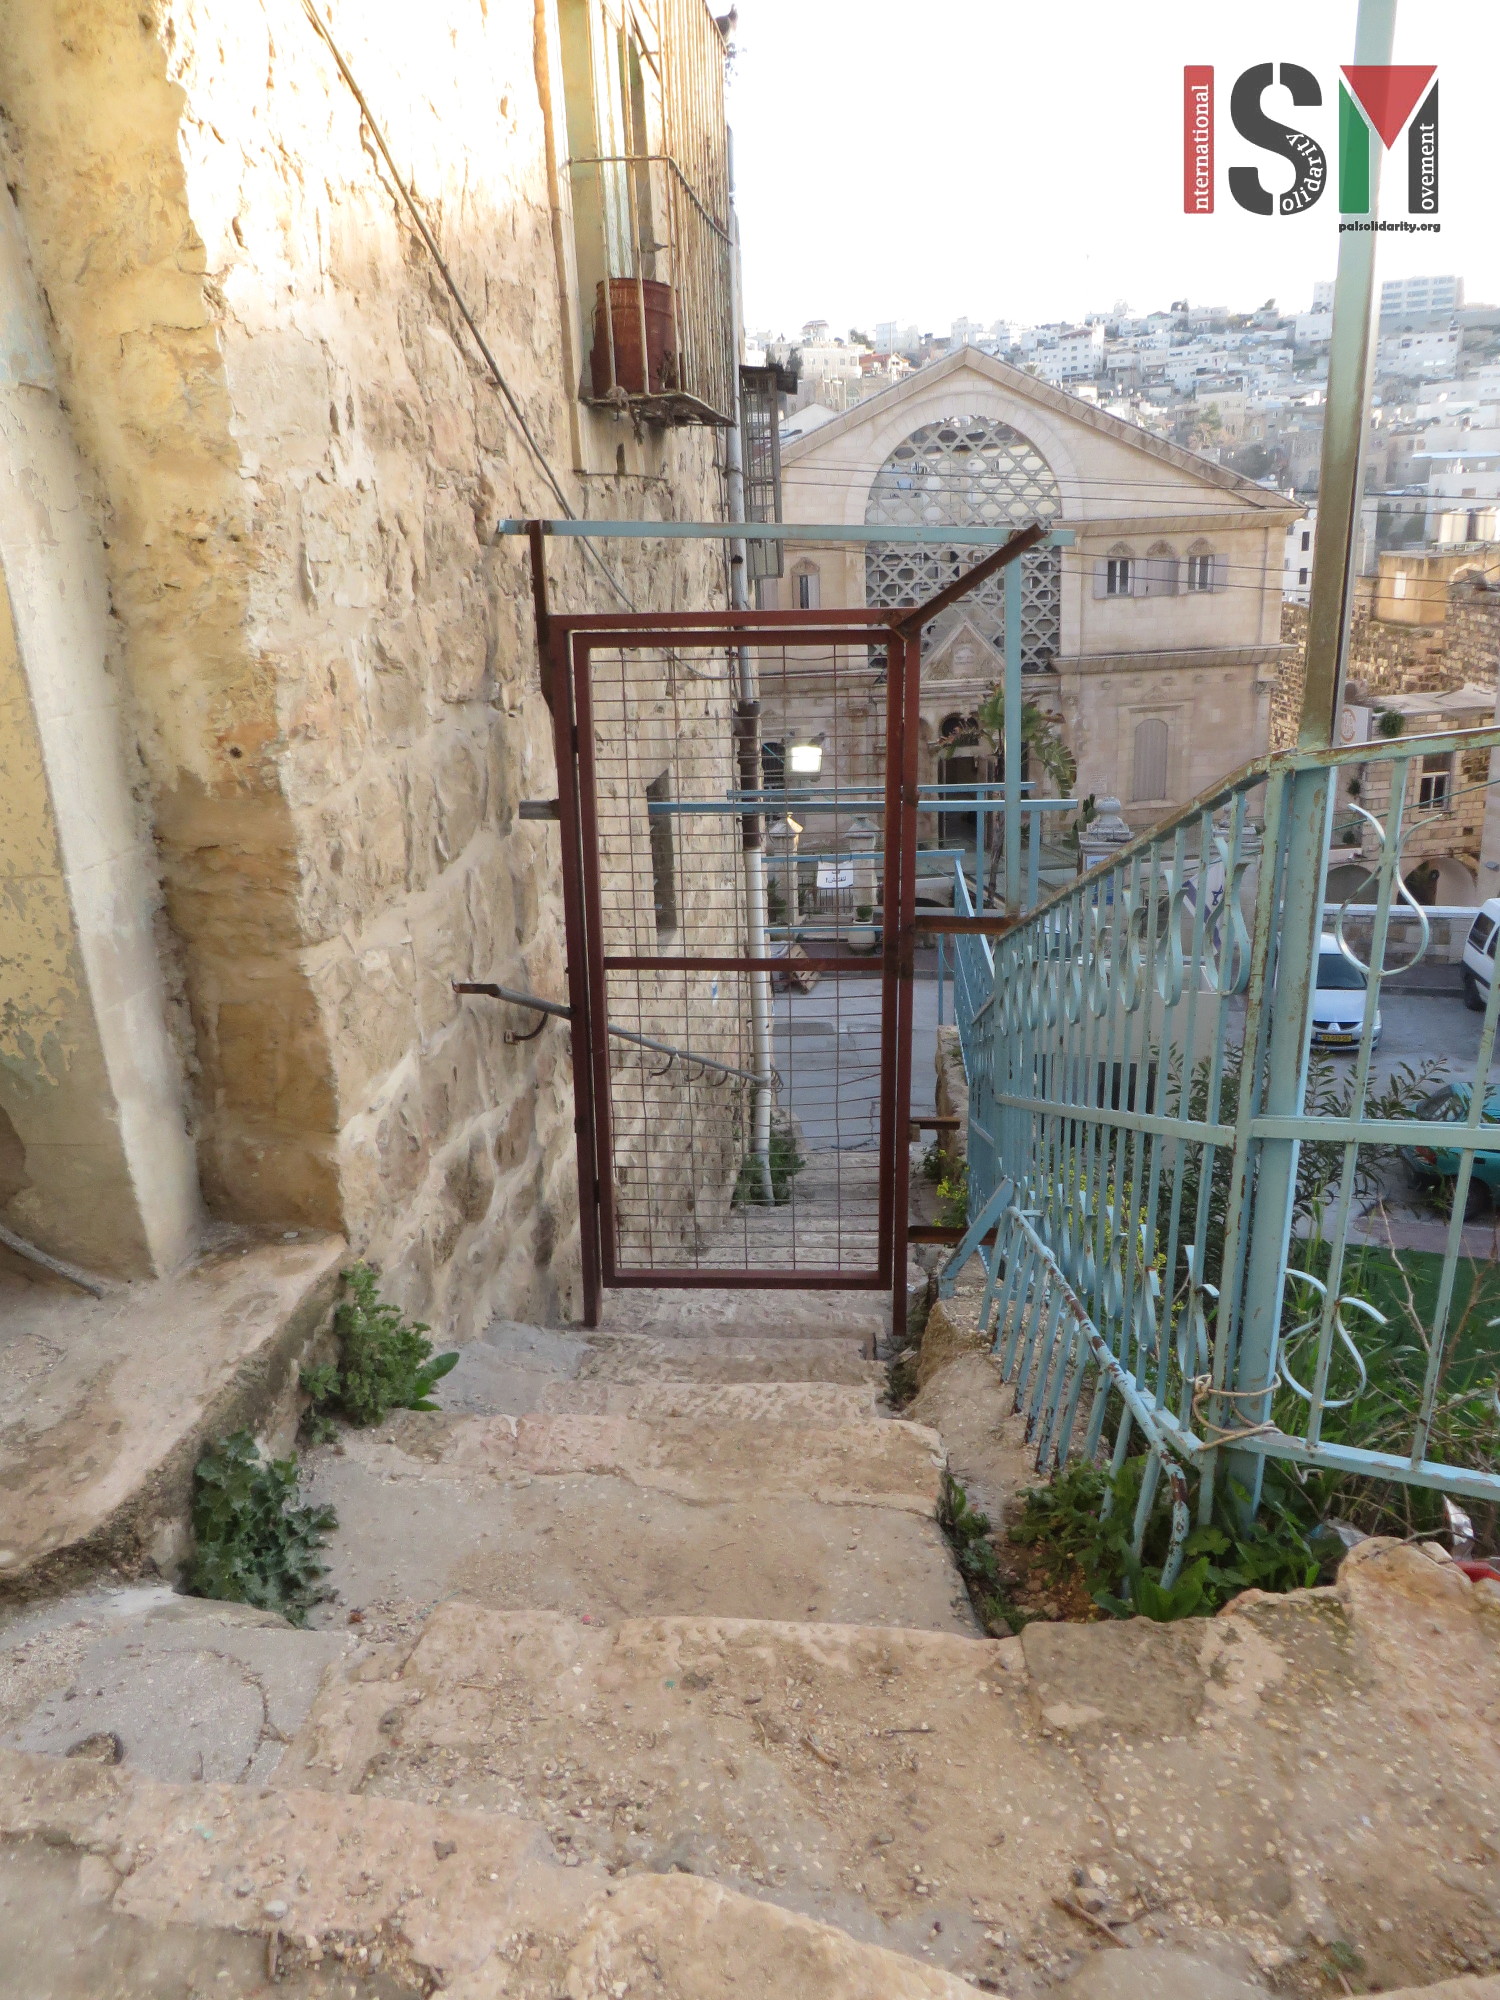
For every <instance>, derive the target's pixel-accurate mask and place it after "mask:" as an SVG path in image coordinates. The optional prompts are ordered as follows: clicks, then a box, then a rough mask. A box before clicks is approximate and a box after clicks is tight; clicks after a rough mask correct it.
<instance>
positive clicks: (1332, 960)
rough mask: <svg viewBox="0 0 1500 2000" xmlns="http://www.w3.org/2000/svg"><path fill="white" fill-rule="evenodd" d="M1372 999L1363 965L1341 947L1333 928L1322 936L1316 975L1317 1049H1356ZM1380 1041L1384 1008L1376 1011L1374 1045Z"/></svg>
mask: <svg viewBox="0 0 1500 2000" xmlns="http://www.w3.org/2000/svg"><path fill="white" fill-rule="evenodd" d="M1368 1000H1369V979H1368V976H1367V974H1366V972H1365V969H1364V967H1363V966H1362V965H1356V964H1355V962H1354V960H1353V959H1352V958H1350V957H1349V956H1348V954H1347V953H1346V952H1344V951H1342V950H1341V949H1340V948H1339V941H1338V939H1337V938H1336V937H1334V936H1333V934H1332V933H1331V932H1330V931H1325V932H1324V933H1323V935H1322V936H1321V937H1320V938H1319V939H1318V964H1317V969H1316V972H1315V974H1314V979H1313V996H1312V1037H1311V1039H1312V1045H1313V1047H1314V1048H1315V1049H1356V1048H1358V1047H1359V1038H1360V1036H1361V1035H1362V1034H1363V1033H1364V1026H1365V1007H1366V1004H1367V1002H1368ZM1379 1041H1380V1010H1379V1008H1377V1009H1376V1011H1375V1033H1374V1035H1373V1036H1372V1038H1371V1041H1370V1046H1371V1048H1374V1047H1376V1046H1377V1044H1378V1043H1379Z"/></svg>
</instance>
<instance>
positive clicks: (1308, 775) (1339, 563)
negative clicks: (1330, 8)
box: [1218, 0, 1396, 1513]
mask: <svg viewBox="0 0 1500 2000" xmlns="http://www.w3.org/2000/svg"><path fill="white" fill-rule="evenodd" d="M1395 29H1396V0H1360V7H1359V18H1358V21H1357V24H1356V26H1355V31H1354V60H1355V62H1356V63H1372V64H1380V65H1385V64H1388V63H1389V62H1390V60H1391V46H1392V43H1393V41H1394V39H1395ZM1371 153H1372V156H1373V158H1372V163H1371V171H1370V186H1369V203H1370V208H1369V215H1368V217H1363V216H1361V217H1341V218H1340V221H1341V223H1342V222H1344V221H1349V220H1355V221H1365V220H1368V221H1370V222H1373V221H1374V220H1375V217H1376V213H1377V211H1378V207H1379V193H1380V149H1379V148H1378V147H1373V146H1372V147H1371ZM1376 233H1377V232H1376V231H1375V230H1374V229H1353V230H1351V229H1342V228H1341V230H1340V233H1339V259H1338V275H1337V278H1336V281H1335V284H1334V293H1333V335H1332V339H1331V341H1330V343H1329V350H1328V402H1327V406H1326V411H1325V416H1324V423H1323V454H1322V465H1321V470H1320V474H1319V483H1318V525H1317V533H1316V539H1315V543H1314V553H1313V576H1312V595H1311V601H1310V605H1309V610H1308V630H1307V677H1306V681H1305V683H1304V686H1303V691H1302V721H1301V726H1300V728H1299V730H1298V739H1297V740H1298V748H1299V749H1302V750H1326V749H1328V748H1329V747H1330V746H1331V745H1332V744H1333V742H1334V741H1335V725H1336V723H1337V719H1338V711H1339V703H1340V701H1341V699H1342V689H1343V677H1344V665H1345V657H1346V654H1347V651H1348V644H1349V622H1350V616H1351V613H1352V610H1353V604H1354V556H1355V543H1356V538H1357V535H1358V530H1359V513H1360V497H1361V490H1362V484H1363V481H1362V469H1363V462H1364V446H1365V429H1366V423H1367V416H1368V409H1369V397H1370V373H1371V360H1372V355H1373V346H1374V341H1373V324H1372V322H1373V318H1374V305H1375V237H1376ZM1332 807H1333V784H1332V782H1331V774H1330V773H1329V771H1328V770H1327V769H1326V768H1319V769H1315V770H1311V771H1300V772H1298V773H1297V775H1296V777H1295V778H1294V779H1293V780H1292V783H1291V787H1290V796H1289V800H1288V810H1287V813H1286V816H1285V818H1284V820H1283V822H1282V825H1281V827H1280V828H1278V829H1275V830H1274V834H1275V837H1276V838H1279V839H1284V840H1285V841H1286V843H1287V848H1286V871H1285V876H1284V883H1285V887H1284V891H1283V899H1282V905H1281V909H1280V911H1279V912H1278V913H1276V915H1275V921H1276V925H1277V931H1276V954H1275V973H1274V985H1270V984H1268V987H1267V991H1266V995H1265V1000H1264V1004H1265V1005H1266V1006H1268V1007H1269V1008H1270V1009H1271V1025H1270V1035H1269V1038H1268V1043H1267V1049H1266V1067H1265V1075H1264V1078H1263V1080H1262V1079H1258V1080H1257V1082H1258V1084H1259V1083H1261V1082H1262V1081H1263V1089H1261V1088H1259V1087H1258V1088H1257V1089H1256V1090H1255V1092H1254V1096H1255V1098H1256V1099H1258V1100H1259V1108H1260V1109H1262V1110H1263V1111H1265V1112H1266V1113H1268V1114H1269V1115H1271V1116H1293V1117H1295V1116H1296V1115H1297V1114H1298V1113H1299V1112H1300V1111H1301V1109H1302V1105H1303V1100H1304V1097H1305V1096H1306V1091H1307V1056H1308V1003H1309V1001H1310V999H1311V996H1312V982H1313V968H1314V966H1315V964H1316V962H1317V951H1318V937H1319V933H1320V931H1321V929H1322V913H1323V884H1324V878H1325V876H1326V874H1327V869H1328V829H1329V820H1330V815H1331V812H1332ZM1272 833H1273V830H1272V829H1270V828H1267V834H1268V836H1270V835H1272ZM1271 845H1272V843H1271V839H1270V838H1268V839H1267V843H1266V853H1265V856H1264V858H1263V860H1262V863H1261V865H1262V867H1270V866H1272V865H1273V856H1272V852H1271ZM1245 1053H1246V1060H1250V1059H1251V1055H1252V1050H1251V1046H1250V1028H1249V1024H1248V1022H1247V1026H1246V1050H1245ZM1250 1146H1251V1141H1250V1140H1249V1137H1248V1135H1247V1134H1246V1133H1245V1132H1243V1131H1241V1133H1240V1134H1239V1136H1238V1139H1237V1142H1236V1151H1237V1153H1238V1154H1239V1156H1240V1157H1239V1167H1238V1171H1240V1172H1241V1173H1247V1174H1248V1173H1251V1172H1253V1173H1254V1177H1255V1179H1254V1192H1253V1206H1252V1209H1251V1213H1252V1215H1253V1221H1252V1224H1251V1231H1250V1241H1249V1245H1248V1249H1247V1255H1246V1261H1245V1280H1244V1290H1243V1294H1242V1298H1241V1302H1240V1309H1239V1312H1238V1314H1237V1315H1236V1314H1235V1312H1234V1311H1233V1307H1232V1303H1231V1305H1230V1310H1229V1311H1228V1312H1227V1313H1226V1312H1225V1311H1224V1310H1223V1309H1222V1307H1221V1311H1220V1315H1219V1322H1218V1337H1219V1338H1220V1339H1221V1340H1222V1339H1225V1338H1227V1337H1230V1336H1231V1333H1233V1336H1234V1337H1235V1338H1236V1341H1237V1351H1236V1355H1235V1366H1234V1369H1233V1371H1232V1374H1233V1381H1234V1386H1235V1389H1236V1391H1237V1392H1238V1393H1237V1395H1236V1397H1235V1399H1234V1401H1233V1402H1232V1403H1231V1404H1230V1406H1229V1407H1230V1411H1231V1412H1232V1414H1230V1415H1228V1416H1226V1417H1224V1418H1222V1419H1221V1421H1223V1422H1225V1423H1226V1424H1227V1425H1229V1426H1231V1427H1235V1426H1238V1425H1240V1424H1256V1423H1264V1422H1265V1421H1266V1420H1267V1419H1268V1418H1269V1416H1270V1405H1271V1384H1272V1382H1273V1381H1274V1379H1275V1375H1276V1363H1277V1356H1278V1353H1279V1350H1280V1345H1281V1320H1282V1302H1283V1294H1284V1291H1285V1284H1286V1265H1287V1256H1288V1252H1289V1250H1290V1246H1291V1228H1292V1202H1293V1196H1294V1194H1295V1191H1296V1180H1297V1158H1298V1150H1299V1149H1298V1144H1297V1141H1295V1140H1292V1139H1265V1140H1262V1141H1260V1143H1259V1146H1258V1148H1257V1149H1256V1152H1255V1154H1253V1155H1249V1154H1248V1149H1249V1148H1250ZM1247 1155H1248V1156H1247ZM1248 1192H1249V1190H1248V1189H1247V1193H1248ZM1224 1275H1225V1278H1226V1281H1228V1280H1230V1279H1231V1274H1230V1273H1227V1272H1226V1273H1225V1274H1224ZM1227 1289H1228V1287H1227V1284H1226V1290H1227ZM1225 1469H1226V1471H1227V1473H1228V1475H1229V1477H1230V1478H1231V1479H1234V1480H1236V1481H1238V1483H1239V1484H1240V1486H1242V1487H1243V1488H1244V1490H1245V1492H1246V1494H1247V1495H1248V1496H1249V1504H1250V1511H1251V1512H1252V1513H1253V1512H1254V1510H1255V1509H1256V1508H1257V1507H1258V1506H1259V1504H1260V1491H1261V1481H1262V1478H1263V1476H1264V1471H1265V1461H1264V1459H1263V1458H1261V1457H1260V1456H1259V1455H1258V1454H1257V1453H1255V1452H1248V1451H1233V1450H1231V1451H1230V1452H1229V1453H1228V1454H1227V1455H1226V1467H1225Z"/></svg>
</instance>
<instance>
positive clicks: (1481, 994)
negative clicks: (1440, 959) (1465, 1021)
mask: <svg viewBox="0 0 1500 2000" xmlns="http://www.w3.org/2000/svg"><path fill="white" fill-rule="evenodd" d="M1497 938H1500V896H1491V898H1490V900H1489V901H1488V902H1487V903H1481V904H1480V906H1479V915H1478V916H1477V917H1476V918H1475V919H1474V922H1473V924H1472V925H1471V926H1470V929H1469V935H1468V937H1467V939H1466V940H1465V941H1464V999H1465V1000H1466V1001H1467V1002H1468V1004H1469V1005H1470V1006H1471V1007H1472V1008H1473V1009H1474V1011H1475V1013H1476V1014H1478V1013H1482V1012H1483V1011H1484V1007H1485V1004H1486V1002H1487V1001H1488V1000H1489V997H1490V982H1491V980H1493V978H1494V976H1495V941H1496V939H1497Z"/></svg>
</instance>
